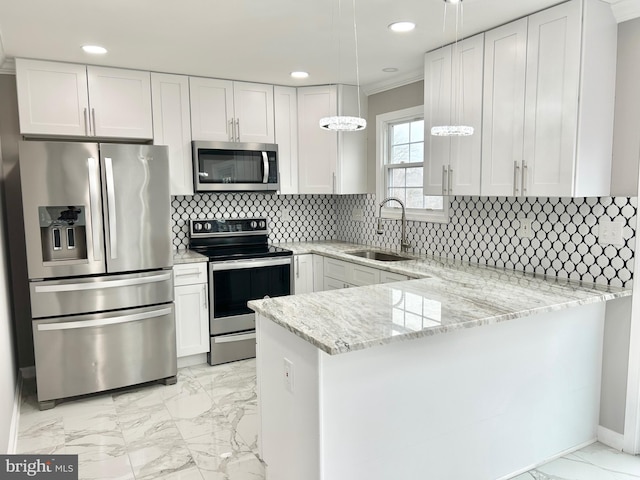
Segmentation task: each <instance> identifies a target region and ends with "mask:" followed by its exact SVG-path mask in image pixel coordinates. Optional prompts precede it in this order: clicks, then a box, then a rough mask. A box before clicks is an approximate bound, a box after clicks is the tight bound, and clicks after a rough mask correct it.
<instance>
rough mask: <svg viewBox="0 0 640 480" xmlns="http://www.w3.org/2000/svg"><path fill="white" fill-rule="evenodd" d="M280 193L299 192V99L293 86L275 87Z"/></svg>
mask: <svg viewBox="0 0 640 480" xmlns="http://www.w3.org/2000/svg"><path fill="white" fill-rule="evenodd" d="M273 97H274V113H275V135H276V143H277V144H278V164H279V166H280V193H282V194H296V193H298V99H297V91H296V89H295V88H293V87H279V86H276V87H274V89H273Z"/></svg>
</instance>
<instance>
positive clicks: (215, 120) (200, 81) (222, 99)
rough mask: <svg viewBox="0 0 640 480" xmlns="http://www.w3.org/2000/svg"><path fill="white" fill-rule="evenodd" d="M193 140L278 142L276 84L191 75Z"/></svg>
mask: <svg viewBox="0 0 640 480" xmlns="http://www.w3.org/2000/svg"><path fill="white" fill-rule="evenodd" d="M189 85H190V92H191V131H192V139H193V140H205V141H207V140H208V141H222V142H255V143H274V142H275V135H274V128H275V127H274V110H273V86H272V85H264V84H260V83H246V82H232V81H230V80H219V79H215V78H200V77H191V78H190V79H189Z"/></svg>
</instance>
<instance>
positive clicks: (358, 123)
mask: <svg viewBox="0 0 640 480" xmlns="http://www.w3.org/2000/svg"><path fill="white" fill-rule="evenodd" d="M366 127H367V121H366V120H365V119H364V118H360V117H348V116H345V115H337V116H333V117H324V118H321V119H320V128H322V129H324V130H333V131H336V132H355V131H357V130H364V129H365V128H366Z"/></svg>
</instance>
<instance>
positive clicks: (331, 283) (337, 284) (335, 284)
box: [324, 277, 353, 291]
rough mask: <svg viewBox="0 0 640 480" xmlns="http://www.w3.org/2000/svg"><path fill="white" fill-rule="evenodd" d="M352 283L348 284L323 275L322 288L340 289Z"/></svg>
mask: <svg viewBox="0 0 640 480" xmlns="http://www.w3.org/2000/svg"><path fill="white" fill-rule="evenodd" d="M352 286H353V285H350V284H348V283H346V282H343V281H342V280H337V279H335V278H331V277H324V290H325V291H326V290H341V289H343V288H349V287H352Z"/></svg>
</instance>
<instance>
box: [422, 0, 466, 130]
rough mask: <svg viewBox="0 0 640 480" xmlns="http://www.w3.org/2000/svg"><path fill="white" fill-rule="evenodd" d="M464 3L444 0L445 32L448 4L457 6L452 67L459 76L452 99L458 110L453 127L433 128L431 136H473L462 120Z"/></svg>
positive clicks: (460, 0) (456, 79) (455, 110)
mask: <svg viewBox="0 0 640 480" xmlns="http://www.w3.org/2000/svg"><path fill="white" fill-rule="evenodd" d="M462 2H463V0H444V18H443V22H442V31H443V32H444V30H445V25H446V21H447V4H448V3H451V4H455V9H456V36H455V42H454V44H453V49H452V57H453V59H455V62H454V63H453V64H452V67H453V68H454V69H457V75H455V74H454V75H453V79H454V85H452V87H453V88H452V90H453V95H452V97H453V99H455V100H456V101H455V102H454V104H455V106H456V108H455V109H454V115H452V118H451V125H436V126H433V127H431V135H433V136H436V137H468V136H470V135H473V127H472V126H470V125H463V124H462V118H461V117H462V113H463V111H464V66H463V65H462V55H460V44H459V42H458V27H459V28H460V33H461V34H462V26H463V23H464V10H463V8H464V7H463V6H462ZM454 73H456V72H454ZM456 96H457V97H456Z"/></svg>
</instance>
